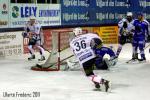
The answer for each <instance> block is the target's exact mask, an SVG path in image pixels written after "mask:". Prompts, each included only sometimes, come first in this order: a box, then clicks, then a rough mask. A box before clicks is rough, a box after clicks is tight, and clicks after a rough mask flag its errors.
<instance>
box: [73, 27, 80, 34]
mask: <svg viewBox="0 0 150 100" xmlns="http://www.w3.org/2000/svg"><path fill="white" fill-rule="evenodd" d="M73 32H74V34H75V35H76V36H77V35H80V34H82V29H81V28H80V27H77V28H75V29H73Z"/></svg>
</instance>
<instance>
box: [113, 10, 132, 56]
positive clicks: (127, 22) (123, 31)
mask: <svg viewBox="0 0 150 100" xmlns="http://www.w3.org/2000/svg"><path fill="white" fill-rule="evenodd" d="M126 16H127V17H126V18H123V19H122V20H121V21H119V23H118V27H119V46H118V49H117V53H116V55H117V56H119V54H120V52H121V50H122V46H123V45H124V44H125V43H126V42H127V40H130V42H131V40H132V35H133V29H134V26H133V14H132V12H127V15H126Z"/></svg>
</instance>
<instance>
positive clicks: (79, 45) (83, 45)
mask: <svg viewBox="0 0 150 100" xmlns="http://www.w3.org/2000/svg"><path fill="white" fill-rule="evenodd" d="M74 46H75V47H76V49H75V50H76V51H80V50H81V49H85V48H86V43H85V40H81V41H78V42H75V43H74Z"/></svg>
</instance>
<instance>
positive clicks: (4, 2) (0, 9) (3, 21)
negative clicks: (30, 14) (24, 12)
mask: <svg viewBox="0 0 150 100" xmlns="http://www.w3.org/2000/svg"><path fill="white" fill-rule="evenodd" d="M8 10H9V0H0V28H8V24H9V16H8V15H9V12H8Z"/></svg>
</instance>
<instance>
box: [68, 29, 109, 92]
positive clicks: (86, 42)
mask: <svg viewBox="0 0 150 100" xmlns="http://www.w3.org/2000/svg"><path fill="white" fill-rule="evenodd" d="M73 32H74V33H75V37H74V38H73V39H72V40H71V41H70V47H71V49H72V51H73V52H74V55H75V57H76V58H77V59H78V61H79V63H80V66H82V67H83V69H84V72H85V74H86V76H87V77H88V78H89V79H90V80H91V81H92V82H93V83H94V84H95V87H96V88H100V85H104V86H105V91H108V89H109V81H108V80H105V79H103V78H102V77H100V76H98V75H95V74H94V72H93V65H94V64H95V58H96V55H95V53H94V51H93V50H92V48H91V41H92V40H93V39H94V38H97V39H99V41H101V39H100V37H99V36H98V35H96V34H92V33H87V34H82V29H81V28H75V29H74V30H73Z"/></svg>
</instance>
